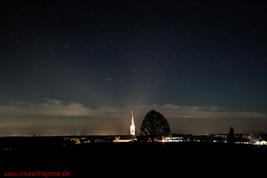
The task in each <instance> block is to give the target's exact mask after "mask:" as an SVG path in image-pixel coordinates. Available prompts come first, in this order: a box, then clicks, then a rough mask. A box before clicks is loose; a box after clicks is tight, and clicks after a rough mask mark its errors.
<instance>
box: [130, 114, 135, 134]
mask: <svg viewBox="0 0 267 178" xmlns="http://www.w3.org/2000/svg"><path fill="white" fill-rule="evenodd" d="M131 113H132V121H131V125H130V135H135V124H134V116H133V111H131Z"/></svg>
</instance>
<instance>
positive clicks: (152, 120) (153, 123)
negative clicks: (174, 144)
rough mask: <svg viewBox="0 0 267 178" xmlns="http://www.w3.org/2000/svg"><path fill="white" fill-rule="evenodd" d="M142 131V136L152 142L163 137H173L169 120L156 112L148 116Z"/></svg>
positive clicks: (153, 111) (149, 113)
mask: <svg viewBox="0 0 267 178" xmlns="http://www.w3.org/2000/svg"><path fill="white" fill-rule="evenodd" d="M140 130H141V135H142V136H148V137H150V138H151V140H152V141H155V139H156V138H161V137H162V136H171V128H170V125H169V123H168V121H167V119H166V118H165V117H164V116H163V115H162V114H161V113H159V112H157V111H155V110H151V111H149V112H148V113H147V114H146V116H145V118H144V120H143V122H142V125H141V128H140Z"/></svg>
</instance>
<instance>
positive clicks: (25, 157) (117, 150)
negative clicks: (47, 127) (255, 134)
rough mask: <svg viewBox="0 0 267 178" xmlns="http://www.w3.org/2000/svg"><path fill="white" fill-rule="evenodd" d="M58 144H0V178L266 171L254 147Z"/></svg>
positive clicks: (265, 157)
mask: <svg viewBox="0 0 267 178" xmlns="http://www.w3.org/2000/svg"><path fill="white" fill-rule="evenodd" d="M11 143H13V142H11ZM54 143H55V144H53V143H50V142H47V143H45V142H41V141H40V140H39V141H38V140H37V141H30V142H29V143H27V142H25V141H23V142H16V144H14V145H12V144H11V145H10V143H9V146H10V148H4V147H3V145H4V144H3V143H2V148H1V151H0V173H1V176H4V175H7V174H6V173H7V172H16V173H18V172H27V171H29V172H30V171H42V172H45V171H47V172H57V171H58V172H63V171H68V172H69V173H70V175H71V177H114V176H115V177H129V176H136V177H144V176H148V177H153V176H156V177H159V176H163V177H166V176H168V177H190V176H192V175H193V176H194V177H200V176H202V177H203V176H204V177H220V176H223V177H232V176H233V175H237V177H240V176H241V175H247V174H248V175H252V177H255V175H256V174H261V173H262V172H265V170H266V169H264V168H265V167H267V166H266V165H267V164H266V163H267V148H265V147H259V146H252V145H227V144H201V143H176V144H174V143H173V144H166V143H165V144H162V143H155V144H151V143H147V144H145V143H91V144H83V145H67V146H64V147H63V146H62V145H61V144H58V145H57V144H56V143H57V141H56V140H54ZM4 146H7V145H4ZM11 147H13V148H11ZM185 175H186V176H185ZM253 175H254V176H253Z"/></svg>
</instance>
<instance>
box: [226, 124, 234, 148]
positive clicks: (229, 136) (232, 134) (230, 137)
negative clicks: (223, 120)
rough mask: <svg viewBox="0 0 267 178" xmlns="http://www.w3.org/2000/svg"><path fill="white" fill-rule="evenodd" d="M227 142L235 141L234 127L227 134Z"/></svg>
mask: <svg viewBox="0 0 267 178" xmlns="http://www.w3.org/2000/svg"><path fill="white" fill-rule="evenodd" d="M227 143H230V144H233V143H235V132H234V129H233V128H232V127H230V130H229V133H228V136H227Z"/></svg>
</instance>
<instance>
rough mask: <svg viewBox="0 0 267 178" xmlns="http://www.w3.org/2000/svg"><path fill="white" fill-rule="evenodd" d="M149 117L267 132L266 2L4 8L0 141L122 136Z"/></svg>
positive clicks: (186, 128)
mask: <svg viewBox="0 0 267 178" xmlns="http://www.w3.org/2000/svg"><path fill="white" fill-rule="evenodd" d="M150 109H155V110H157V111H159V112H161V113H162V114H163V115H164V116H165V117H166V118H167V119H168V121H169V123H170V125H171V129H172V131H173V132H174V133H226V132H228V130H229V127H230V126H232V127H234V128H235V131H236V132H251V131H262V132H267V3H266V2H264V1H229V0H228V1H205V2H200V1H194V0H184V1H162V2H158V1H152V0H151V1H149V0H144V1H141V0H139V1H138V0H137V1H136V0H133V1H115V0H114V1H113V0H112V1H108V0H107V1H103V0H99V1H8V2H7V1H6V2H5V1H1V2H0V135H2V136H3V135H32V134H37V135H38V134H41V135H73V134H79V135H80V134H128V132H129V131H128V129H129V124H130V119H131V115H130V114H131V113H130V111H131V110H133V111H134V115H135V120H136V125H137V127H138V128H139V126H140V124H141V121H142V119H143V118H144V116H145V114H146V112H148V111H149V110H150ZM138 131H139V129H138V130H137V132H138Z"/></svg>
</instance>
